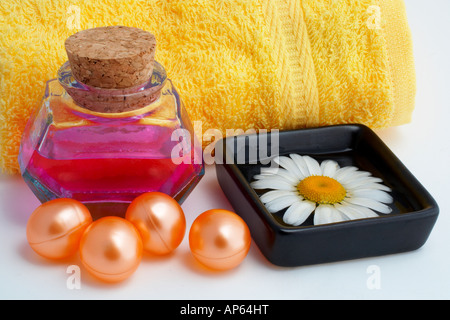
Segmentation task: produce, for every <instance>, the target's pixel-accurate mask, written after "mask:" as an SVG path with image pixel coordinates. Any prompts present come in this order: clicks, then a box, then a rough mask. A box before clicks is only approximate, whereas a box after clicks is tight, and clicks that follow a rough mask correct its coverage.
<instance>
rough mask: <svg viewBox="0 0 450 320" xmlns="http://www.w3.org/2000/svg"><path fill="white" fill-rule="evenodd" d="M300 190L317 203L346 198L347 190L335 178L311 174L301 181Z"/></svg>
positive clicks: (336, 201) (298, 186) (329, 202)
mask: <svg viewBox="0 0 450 320" xmlns="http://www.w3.org/2000/svg"><path fill="white" fill-rule="evenodd" d="M297 189H298V192H299V193H300V194H301V195H302V196H303V197H304V198H306V199H307V200H310V201H312V202H315V203H323V204H334V203H338V202H341V201H342V200H344V198H345V195H346V194H347V192H346V191H345V188H344V187H343V186H342V185H341V184H340V183H339V182H338V181H336V180H335V179H333V178H330V177H326V176H310V177H307V178H305V179H303V180H302V181H300V182H299V184H298V185H297Z"/></svg>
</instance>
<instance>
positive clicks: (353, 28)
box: [0, 0, 415, 173]
mask: <svg viewBox="0 0 450 320" xmlns="http://www.w3.org/2000/svg"><path fill="white" fill-rule="evenodd" d="M106 25H125V26H134V27H139V28H141V29H144V30H147V31H150V32H152V33H153V34H155V36H156V39H157V53H156V59H157V60H158V61H159V62H160V63H161V64H162V65H164V66H165V68H166V70H167V73H168V76H169V78H171V79H172V80H173V82H174V84H175V86H176V87H177V89H178V90H179V92H180V94H181V96H182V98H183V101H184V104H185V107H186V109H187V112H188V114H189V116H190V118H191V120H192V121H201V128H202V130H203V131H202V132H201V133H200V135H201V136H200V139H202V141H203V145H204V146H205V145H207V144H208V143H209V142H210V138H211V137H208V132H211V131H212V130H209V129H218V130H220V132H221V133H222V134H223V135H225V134H226V129H233V130H237V129H242V130H243V131H246V130H248V129H255V130H258V129H263V128H264V129H274V128H276V129H279V130H288V129H297V128H305V127H316V126H323V125H330V124H342V123H361V124H365V125H367V126H369V127H371V128H385V127H389V126H396V125H401V124H405V123H408V122H409V121H410V120H411V115H412V112H413V108H414V95H415V73H414V63H413V54H412V43H411V35H410V30H409V27H408V23H407V18H406V11H405V7H404V3H403V1H402V0H246V1H240V0H190V1H185V0H171V1H165V0H161V1H158V0H98V1H81V0H8V1H1V2H0V117H1V118H0V120H1V121H0V139H1V144H0V167H1V170H2V171H3V172H6V173H15V172H18V161H17V155H18V151H19V145H20V139H21V134H22V131H23V129H24V126H25V124H26V121H27V119H28V118H29V116H30V114H31V113H32V111H33V110H34V109H35V108H36V106H37V104H38V103H39V101H40V99H41V96H42V94H43V89H44V85H45V82H46V81H47V80H49V79H51V78H54V77H55V76H56V72H57V70H58V68H59V67H60V66H61V65H62V64H63V63H64V62H65V61H66V60H67V56H66V53H65V50H64V41H65V39H66V38H67V37H68V36H70V35H71V34H73V33H75V32H77V31H80V30H83V29H87V28H92V27H98V26H106ZM213 132H217V131H213ZM202 133H203V134H202ZM212 140H213V139H212Z"/></svg>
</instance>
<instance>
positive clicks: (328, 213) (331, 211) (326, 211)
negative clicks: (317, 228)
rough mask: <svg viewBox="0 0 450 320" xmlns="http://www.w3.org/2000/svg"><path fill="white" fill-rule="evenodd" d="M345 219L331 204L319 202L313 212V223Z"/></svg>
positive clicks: (318, 223)
mask: <svg viewBox="0 0 450 320" xmlns="http://www.w3.org/2000/svg"><path fill="white" fill-rule="evenodd" d="M345 220H347V219H346V218H345V217H344V216H343V215H342V214H341V213H340V212H339V211H338V210H337V209H335V208H334V207H333V206H331V205H324V204H320V205H319V206H318V207H317V208H316V211H315V212H314V225H320V224H327V223H334V222H341V221H345Z"/></svg>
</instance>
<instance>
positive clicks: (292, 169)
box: [274, 156, 303, 180]
mask: <svg viewBox="0 0 450 320" xmlns="http://www.w3.org/2000/svg"><path fill="white" fill-rule="evenodd" d="M274 161H275V162H276V163H278V164H279V165H280V166H282V167H283V168H285V169H286V170H287V171H289V173H291V174H292V175H293V176H295V177H296V178H298V179H299V180H302V179H303V174H302V173H301V172H300V170H299V169H298V167H297V165H296V164H295V162H294V161H293V160H292V159H291V158H289V157H283V156H280V157H278V158H275V159H274Z"/></svg>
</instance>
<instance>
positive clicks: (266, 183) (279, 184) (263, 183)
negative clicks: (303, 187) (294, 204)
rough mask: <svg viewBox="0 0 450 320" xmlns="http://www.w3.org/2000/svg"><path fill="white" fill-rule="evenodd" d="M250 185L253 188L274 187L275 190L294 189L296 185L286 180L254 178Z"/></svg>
mask: <svg viewBox="0 0 450 320" xmlns="http://www.w3.org/2000/svg"><path fill="white" fill-rule="evenodd" d="M250 186H251V187H252V188H253V189H275V190H286V191H295V190H296V187H295V186H293V185H292V184H290V183H289V182H286V181H282V180H280V181H278V180H275V181H274V180H270V179H263V180H256V181H253V182H251V183H250Z"/></svg>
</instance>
